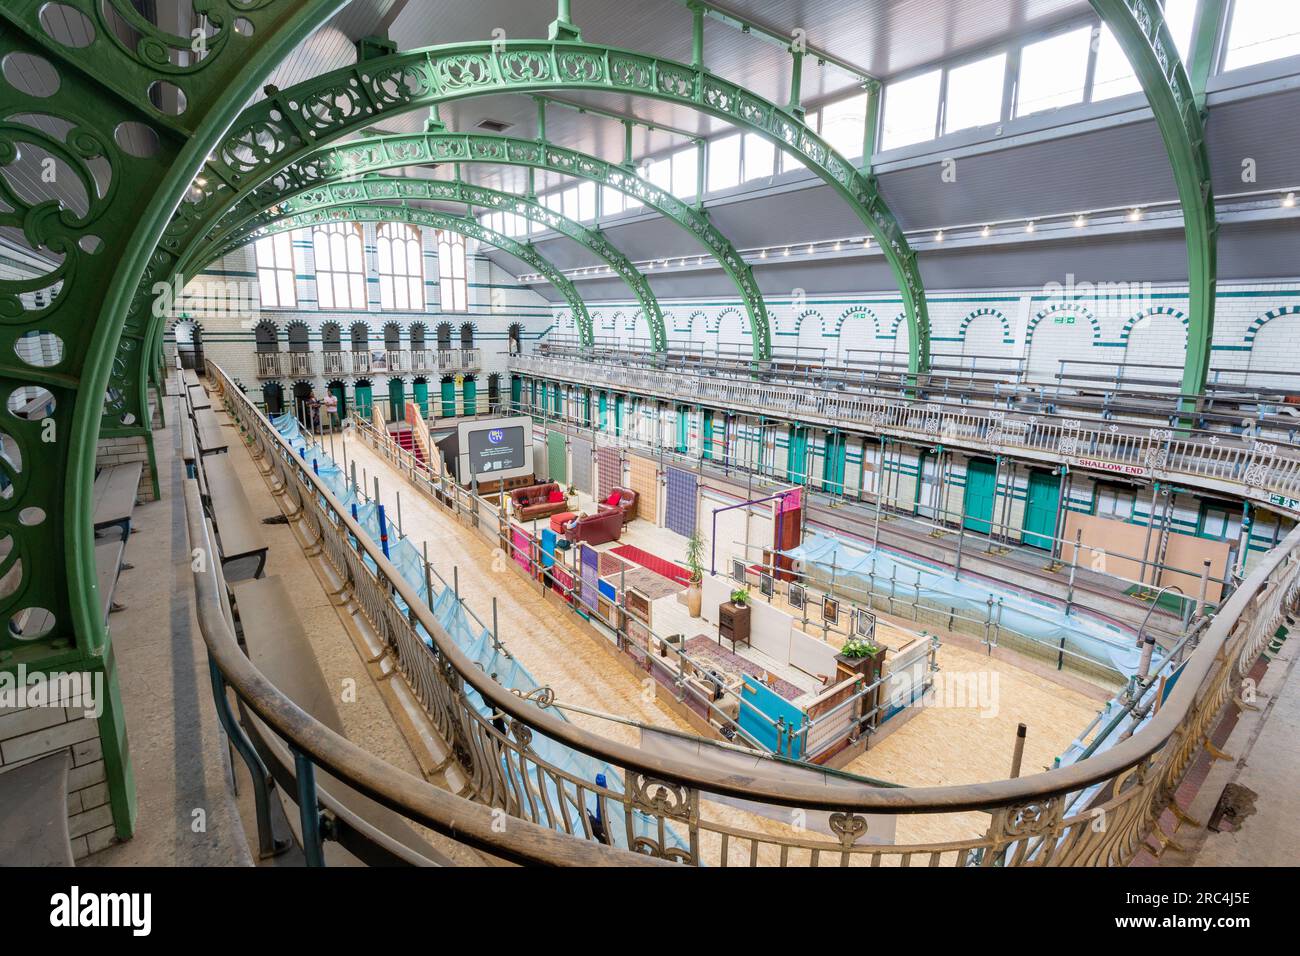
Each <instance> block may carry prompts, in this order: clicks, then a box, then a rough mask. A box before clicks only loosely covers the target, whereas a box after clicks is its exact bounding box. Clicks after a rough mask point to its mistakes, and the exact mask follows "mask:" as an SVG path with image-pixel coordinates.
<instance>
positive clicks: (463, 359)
mask: <svg viewBox="0 0 1300 956" xmlns="http://www.w3.org/2000/svg"><path fill="white" fill-rule="evenodd" d="M480 367H481V365H480V360H479V350H478V349H439V350H438V371H439V372H476V371H478V370H479V368H480Z"/></svg>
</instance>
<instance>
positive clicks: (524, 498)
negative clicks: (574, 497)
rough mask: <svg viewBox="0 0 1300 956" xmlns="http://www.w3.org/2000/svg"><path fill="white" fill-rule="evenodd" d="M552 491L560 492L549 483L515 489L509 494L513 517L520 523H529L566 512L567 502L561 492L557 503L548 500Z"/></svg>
mask: <svg viewBox="0 0 1300 956" xmlns="http://www.w3.org/2000/svg"><path fill="white" fill-rule="evenodd" d="M553 491H560V486H559V485H558V484H556V483H555V482H553V481H549V482H547V483H546V484H544V485H529V486H528V487H527V488H516V489H515V490H514V491H512V492H510V505H511V507H512V508H513V510H514V513H515V517H516V518H517V519H518V520H520V521H531V520H533V519H534V518H538V519H541V518H549V517H550V516H551V515H556V514H559V513H560V512H561V511H568V510H569V502H568V499H567V498H565V497H563V493H562V492H561V497H560V500H559V501H551V500H550V499H551V492H553Z"/></svg>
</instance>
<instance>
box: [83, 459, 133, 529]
mask: <svg viewBox="0 0 1300 956" xmlns="http://www.w3.org/2000/svg"><path fill="white" fill-rule="evenodd" d="M143 473H144V462H139V461H129V462H126V463H125V464H121V465H107V466H105V467H104V468H101V469H100V470H99V475H98V476H97V477H96V478H95V488H94V493H93V497H94V512H93V513H94V516H95V517H94V521H95V530H96V531H102V530H104V529H105V528H112V527H120V528H121V529H122V537H123V538H125V537H126V536H127V535H129V534H130V533H131V511H132V510H133V509H134V508H135V497H136V494H137V492H138V491H139V489H140V476H141V475H142V474H143Z"/></svg>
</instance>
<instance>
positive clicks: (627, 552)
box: [609, 544, 691, 587]
mask: <svg viewBox="0 0 1300 956" xmlns="http://www.w3.org/2000/svg"><path fill="white" fill-rule="evenodd" d="M609 550H610V551H611V552H612V553H614V554H617V555H618V556H619V557H620V558H627V559H628V560H629V561H632V562H634V563H635V564H639V565H641V567H643V568H649V569H650V570H651V571H653V572H654V573H655V574H660V575H663V576H664V577H666V578H667V579H668V580H670V581H675V582H676V583H677V584H680V585H682V586H683V587H685V586H686V585H688V584H690V583H691V572H690V571H687V570H686V569H685V568H683V567H681V566H680V565H676V564H673V563H672V562H671V561H665V560H664V559H663V558H661V557H659V556H657V555H653V554H651V553H650V552H649V551H642V550H641V549H640V548H638V547H636V545H632V544H624V545H621V546H619V547H617V548H610V549H609Z"/></svg>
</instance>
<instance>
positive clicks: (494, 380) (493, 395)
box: [488, 372, 501, 412]
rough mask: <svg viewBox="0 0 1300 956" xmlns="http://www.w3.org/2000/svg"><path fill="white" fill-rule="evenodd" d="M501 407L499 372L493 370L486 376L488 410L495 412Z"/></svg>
mask: <svg viewBox="0 0 1300 956" xmlns="http://www.w3.org/2000/svg"><path fill="white" fill-rule="evenodd" d="M500 408H501V373H500V372H493V373H492V374H491V375H489V376H488V411H490V412H495V411H498V410H499V409H500Z"/></svg>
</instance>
